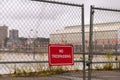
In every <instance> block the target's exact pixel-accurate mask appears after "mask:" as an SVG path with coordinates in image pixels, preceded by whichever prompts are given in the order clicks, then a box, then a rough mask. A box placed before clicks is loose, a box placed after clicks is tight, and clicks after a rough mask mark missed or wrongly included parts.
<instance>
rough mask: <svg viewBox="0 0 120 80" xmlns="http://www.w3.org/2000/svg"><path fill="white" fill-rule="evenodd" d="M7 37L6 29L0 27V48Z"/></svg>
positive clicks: (5, 27)
mask: <svg viewBox="0 0 120 80" xmlns="http://www.w3.org/2000/svg"><path fill="white" fill-rule="evenodd" d="M7 37H8V27H7V26H5V25H3V26H0V48H4V44H5V40H6V38H7Z"/></svg>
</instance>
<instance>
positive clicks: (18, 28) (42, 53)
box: [0, 0, 83, 74]
mask: <svg viewBox="0 0 120 80" xmlns="http://www.w3.org/2000/svg"><path fill="white" fill-rule="evenodd" d="M82 8H83V5H78V4H70V3H61V2H55V1H46V0H39V2H38V1H30V0H3V1H0V74H12V73H19V72H22V73H26V72H40V71H47V70H50V68H49V65H48V44H72V45H73V46H74V60H75V65H74V66H63V67H62V68H64V69H65V70H82V69H83V63H82V61H81V62H80V60H81V59H80V57H81V58H83V54H80V53H82V52H83V46H82V44H83V43H82V38H81V37H82V25H83V22H82V21H83V18H82V15H83V14H82Z"/></svg>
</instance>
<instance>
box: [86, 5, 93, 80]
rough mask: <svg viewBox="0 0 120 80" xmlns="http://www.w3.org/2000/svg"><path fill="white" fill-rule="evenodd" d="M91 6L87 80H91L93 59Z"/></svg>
mask: <svg viewBox="0 0 120 80" xmlns="http://www.w3.org/2000/svg"><path fill="white" fill-rule="evenodd" d="M93 14H94V11H93V6H91V7H90V30H89V32H90V33H89V55H88V63H87V64H88V80H91V63H92V58H93V55H92V54H93V41H92V39H93Z"/></svg>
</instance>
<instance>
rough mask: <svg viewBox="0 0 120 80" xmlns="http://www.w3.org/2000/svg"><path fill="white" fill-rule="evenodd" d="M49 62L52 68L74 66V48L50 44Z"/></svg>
mask: <svg viewBox="0 0 120 80" xmlns="http://www.w3.org/2000/svg"><path fill="white" fill-rule="evenodd" d="M48 60H49V65H50V66H64V65H73V64H74V56H73V46H72V45H63V44H49V46H48Z"/></svg>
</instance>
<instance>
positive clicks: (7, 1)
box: [0, 0, 120, 37]
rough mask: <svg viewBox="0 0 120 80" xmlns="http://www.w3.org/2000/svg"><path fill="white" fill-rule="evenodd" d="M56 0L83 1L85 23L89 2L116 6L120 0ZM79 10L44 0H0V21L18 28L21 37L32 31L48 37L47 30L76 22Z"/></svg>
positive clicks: (119, 6)
mask: <svg viewBox="0 0 120 80" xmlns="http://www.w3.org/2000/svg"><path fill="white" fill-rule="evenodd" d="M56 1H60V2H68V3H76V4H84V5H85V23H86V24H89V12H90V5H94V6H96V7H105V8H113V9H114V8H115V9H120V5H119V3H120V0H56ZM80 11H81V10H80V8H75V7H68V6H61V5H52V4H45V3H39V2H35V1H30V0H0V25H1V26H2V25H7V26H8V27H9V29H18V30H19V33H20V36H24V37H33V36H35V35H36V36H39V37H49V34H50V33H51V32H53V31H56V30H57V29H62V28H64V27H65V26H73V25H80V24H81V23H80V22H81V12H80ZM111 15H112V14H110V15H109V17H110V16H111ZM117 15H119V14H117ZM99 18H100V17H99ZM109 20H110V19H109Z"/></svg>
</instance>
